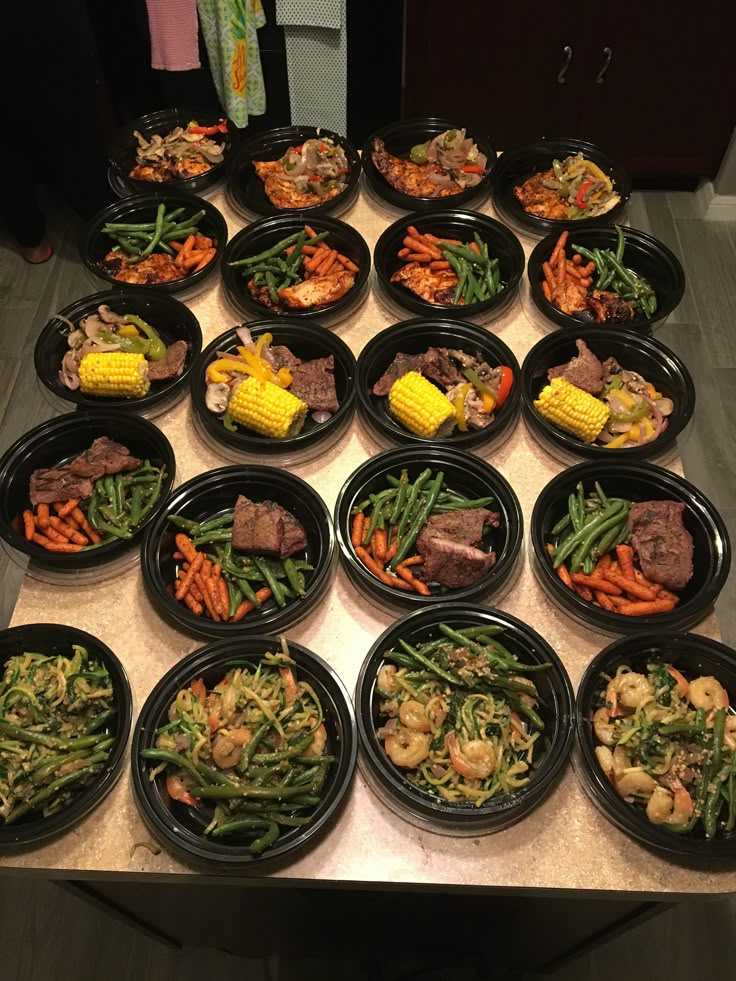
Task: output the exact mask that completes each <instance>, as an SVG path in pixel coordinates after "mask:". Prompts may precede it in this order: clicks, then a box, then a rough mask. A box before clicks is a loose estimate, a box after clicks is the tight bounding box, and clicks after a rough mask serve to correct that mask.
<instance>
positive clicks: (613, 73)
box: [404, 0, 736, 181]
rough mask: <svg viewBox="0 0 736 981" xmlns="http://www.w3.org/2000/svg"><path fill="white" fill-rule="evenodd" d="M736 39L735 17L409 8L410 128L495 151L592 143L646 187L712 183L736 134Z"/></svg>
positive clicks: (652, 6)
mask: <svg viewBox="0 0 736 981" xmlns="http://www.w3.org/2000/svg"><path fill="white" fill-rule="evenodd" d="M709 9H710V10H711V15H712V16H711V15H708V14H707V12H708V10H709ZM714 17H715V20H714ZM735 29H736V7H735V6H733V5H718V8H717V10H716V9H715V8H714V7H710V6H709V5H707V4H706V5H704V9H703V11H698V10H697V9H696V8H692V7H690V8H685V7H684V5H680V4H672V3H662V2H660V0H650V2H648V3H641V2H640V0H639V2H638V0H623V2H613V0H603V2H599V3H598V4H596V5H592V6H590V7H589V8H585V7H575V6H574V5H573V6H569V5H568V6H567V7H565V6H562V7H560V8H553V7H550V6H545V7H541V6H538V5H536V4H527V5H526V6H524V7H519V6H518V5H513V4H500V3H495V2H485V3H482V4H481V3H478V2H472V0H455V2H454V3H453V4H452V5H451V6H448V5H447V4H446V3H441V2H440V0H406V38H405V66H404V67H405V84H404V115H406V116H413V115H449V116H451V117H452V118H456V119H462V120H466V119H467V120H468V126H471V125H472V126H474V127H481V128H482V129H483V130H484V131H485V132H487V133H488V135H489V136H490V137H491V140H492V142H493V143H494V145H495V146H497V147H499V148H503V147H511V146H515V145H519V144H521V143H526V142H531V141H533V140H536V139H539V138H540V137H542V136H575V137H579V138H581V139H587V140H591V141H592V142H595V143H599V144H601V146H602V147H604V148H606V149H608V150H609V151H610V152H611V153H612V154H613V155H615V156H616V157H617V158H619V159H620V160H621V161H622V162H623V163H624V164H625V165H626V166H627V168H628V169H629V170H630V171H631V173H632V175H633V176H634V177H635V178H636V179H639V180H641V181H647V180H653V179H661V180H663V181H668V180H669V181H678V180H696V179H698V178H701V177H711V178H712V177H713V176H715V173H716V171H717V170H718V166H719V164H720V161H721V159H722V157H723V154H724V153H725V151H726V148H727V146H728V141H729V139H730V136H731V133H732V131H733V129H734V125H736V100H734V99H733V97H732V96H733V90H734V83H735V82H736V67H734V61H733V59H732V58H731V51H730V48H731V44H732V40H731V39H732V37H733V35H734V31H735Z"/></svg>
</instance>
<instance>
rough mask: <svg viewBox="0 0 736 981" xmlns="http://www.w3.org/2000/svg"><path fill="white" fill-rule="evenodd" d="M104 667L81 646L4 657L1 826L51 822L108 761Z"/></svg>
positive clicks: (108, 693)
mask: <svg viewBox="0 0 736 981" xmlns="http://www.w3.org/2000/svg"><path fill="white" fill-rule="evenodd" d="M116 714H117V713H116V709H115V705H114V695H113V685H112V680H111V678H110V674H109V672H108V670H107V668H106V667H105V665H104V664H103V663H102V662H101V661H100V660H98V659H97V658H95V657H92V656H91V655H90V654H89V653H88V652H87V650H86V649H85V648H84V647H79V646H78V645H76V644H75V645H73V647H72V656H71V657H65V656H64V655H63V654H56V655H45V654H37V653H31V652H28V653H23V654H19V655H16V656H15V657H11V658H8V660H7V661H6V662H5V669H4V672H3V677H2V682H1V683H0V820H2V822H4V823H5V824H14V823H15V822H17V821H19V820H20V819H21V818H24V817H27V816H28V815H32V816H33V817H35V818H40V817H44V818H46V817H50V816H51V815H52V814H56V813H57V812H58V811H60V810H62V808H64V807H65V806H66V805H67V804H69V803H70V801H72V800H73V798H74V797H75V795H78V794H79V792H80V790H82V789H83V788H84V787H86V786H87V785H88V784H90V783H91V782H92V781H93V780H94V779H95V777H96V776H97V774H98V773H99V772H100V771H101V770H102V769H103V767H104V766H105V763H106V762H107V759H108V757H109V756H110V752H111V750H112V746H113V743H114V742H115V735H114V732H113V731H112V730H111V725H112V722H113V720H114V718H115V716H116Z"/></svg>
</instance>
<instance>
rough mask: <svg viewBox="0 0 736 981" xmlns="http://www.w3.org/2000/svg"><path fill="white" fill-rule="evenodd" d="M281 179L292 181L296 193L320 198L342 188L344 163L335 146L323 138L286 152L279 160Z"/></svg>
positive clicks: (345, 167) (335, 144) (332, 142)
mask: <svg viewBox="0 0 736 981" xmlns="http://www.w3.org/2000/svg"><path fill="white" fill-rule="evenodd" d="M281 164H282V166H283V174H284V176H285V177H286V178H287V179H288V180H290V181H293V182H294V185H295V186H296V189H297V191H299V193H300V194H304V193H307V192H309V193H312V194H314V195H316V196H317V197H324V195H326V194H328V193H329V192H330V191H335V190H338V191H341V190H344V188H345V187H346V181H345V175H346V174H347V172H348V161H347V157H346V156H345V151H344V150H343V148H342V147H341V146H340V144H339V143H335V142H334V140H332V139H330V138H329V137H327V136H324V137H319V138H315V139H310V140H305V141H304V143H302V144H301V146H297V147H292V148H291V149H289V150H287V151H286V153H285V154H284V156H283V157H282V158H281Z"/></svg>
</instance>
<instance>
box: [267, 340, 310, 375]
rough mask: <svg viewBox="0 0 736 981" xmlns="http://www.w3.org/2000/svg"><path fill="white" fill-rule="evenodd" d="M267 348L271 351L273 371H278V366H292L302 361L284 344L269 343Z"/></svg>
mask: <svg viewBox="0 0 736 981" xmlns="http://www.w3.org/2000/svg"><path fill="white" fill-rule="evenodd" d="M268 350H269V351H270V353H271V360H272V362H273V367H274V370H275V371H278V370H279V369H280V368H293V367H294V366H295V365H298V364H301V363H302V361H301V358H297V356H296V355H295V354H292V353H291V351H290V350H289V349H288V347H286V345H284V344H271V345H270V346H269V348H268Z"/></svg>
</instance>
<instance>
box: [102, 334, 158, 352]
mask: <svg viewBox="0 0 736 981" xmlns="http://www.w3.org/2000/svg"><path fill="white" fill-rule="evenodd" d="M98 336H99V338H100V340H101V341H104V342H105V344H117V345H118V347H119V348H120V350H121V351H124V352H125V353H126V354H147V353H148V348H149V346H150V342H149V341H145V340H143V338H142V337H120V336H119V335H118V334H115V333H114V332H113V331H111V330H101V331H100V332H99V335H98Z"/></svg>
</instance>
